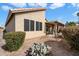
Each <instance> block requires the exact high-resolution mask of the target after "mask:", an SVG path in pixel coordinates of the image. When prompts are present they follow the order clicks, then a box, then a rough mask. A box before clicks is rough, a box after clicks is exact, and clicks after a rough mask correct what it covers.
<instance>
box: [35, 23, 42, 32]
mask: <svg viewBox="0 0 79 59" xmlns="http://www.w3.org/2000/svg"><path fill="white" fill-rule="evenodd" d="M39 30H42V23H41V22H36V31H39Z"/></svg>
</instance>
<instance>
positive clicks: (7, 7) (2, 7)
mask: <svg viewBox="0 0 79 59" xmlns="http://www.w3.org/2000/svg"><path fill="white" fill-rule="evenodd" d="M1 9H3V10H9V9H13V8H12V7H10V6H5V5H4V6H1Z"/></svg>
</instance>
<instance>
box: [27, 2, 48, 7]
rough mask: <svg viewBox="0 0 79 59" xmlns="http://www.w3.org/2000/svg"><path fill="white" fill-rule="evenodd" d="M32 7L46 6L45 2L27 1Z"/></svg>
mask: <svg viewBox="0 0 79 59" xmlns="http://www.w3.org/2000/svg"><path fill="white" fill-rule="evenodd" d="M28 5H29V6H32V7H47V3H28Z"/></svg>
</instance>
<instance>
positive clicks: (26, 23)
mask: <svg viewBox="0 0 79 59" xmlns="http://www.w3.org/2000/svg"><path fill="white" fill-rule="evenodd" d="M45 10H46V9H45V8H18V9H14V10H9V14H8V17H7V21H6V24H5V29H6V31H7V32H16V31H23V32H26V39H30V38H35V37H40V36H45V35H46V32H47V30H48V28H50V27H52V28H54V27H56V25H55V24H54V23H50V22H48V21H47V20H46V19H45ZM49 25H51V26H49ZM59 25H60V24H59ZM60 26H62V25H60ZM57 28H58V27H57ZM49 31H50V30H49Z"/></svg>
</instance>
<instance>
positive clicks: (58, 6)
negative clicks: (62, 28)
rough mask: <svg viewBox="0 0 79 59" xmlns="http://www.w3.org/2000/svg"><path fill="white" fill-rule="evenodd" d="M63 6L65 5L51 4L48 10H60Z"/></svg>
mask: <svg viewBox="0 0 79 59" xmlns="http://www.w3.org/2000/svg"><path fill="white" fill-rule="evenodd" d="M64 5H65V3H53V4H51V5H50V6H49V8H51V9H56V8H60V7H63V6H64Z"/></svg>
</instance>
